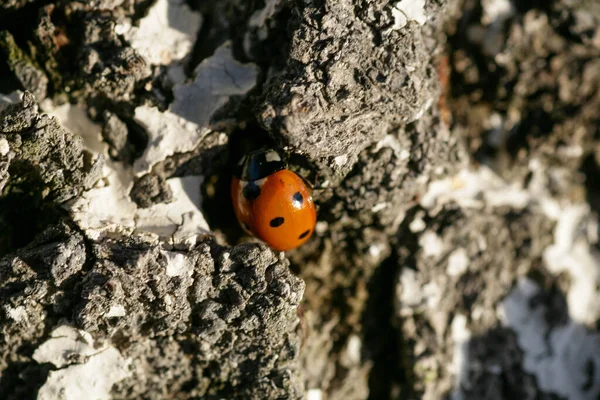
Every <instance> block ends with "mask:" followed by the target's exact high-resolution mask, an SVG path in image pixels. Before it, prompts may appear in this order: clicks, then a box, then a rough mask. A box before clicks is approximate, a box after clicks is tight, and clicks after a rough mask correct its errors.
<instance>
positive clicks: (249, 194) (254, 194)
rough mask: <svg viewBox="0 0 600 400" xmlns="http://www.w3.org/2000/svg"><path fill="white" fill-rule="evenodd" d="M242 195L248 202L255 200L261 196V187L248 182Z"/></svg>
mask: <svg viewBox="0 0 600 400" xmlns="http://www.w3.org/2000/svg"><path fill="white" fill-rule="evenodd" d="M242 194H243V195H244V198H245V199H246V200H255V199H257V198H258V196H260V186H258V185H257V184H256V183H254V182H248V183H247V184H246V186H244V190H242Z"/></svg>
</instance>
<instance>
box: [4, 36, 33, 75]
mask: <svg viewBox="0 0 600 400" xmlns="http://www.w3.org/2000/svg"><path fill="white" fill-rule="evenodd" d="M0 50H1V51H2V53H3V54H4V55H5V56H6V61H7V64H8V66H9V68H10V70H11V71H13V72H15V73H16V72H17V68H16V67H17V65H19V64H26V65H30V66H31V67H33V68H35V69H39V66H38V65H37V64H36V63H35V61H33V59H31V58H30V57H29V56H28V55H27V53H25V52H24V51H23V50H21V48H20V47H19V46H18V45H17V43H16V42H15V39H14V37H13V35H11V34H10V32H8V31H0Z"/></svg>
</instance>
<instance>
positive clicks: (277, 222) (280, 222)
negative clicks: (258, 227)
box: [269, 217, 285, 228]
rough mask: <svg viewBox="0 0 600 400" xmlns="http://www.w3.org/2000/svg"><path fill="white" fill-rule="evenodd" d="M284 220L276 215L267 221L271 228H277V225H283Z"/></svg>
mask: <svg viewBox="0 0 600 400" xmlns="http://www.w3.org/2000/svg"><path fill="white" fill-rule="evenodd" d="M284 221H285V220H284V219H283V217H276V218H273V219H272V220H271V222H269V225H271V227H272V228H277V227H278V226H281V225H283V222H284Z"/></svg>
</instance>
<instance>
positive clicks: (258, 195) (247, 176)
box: [231, 148, 317, 251]
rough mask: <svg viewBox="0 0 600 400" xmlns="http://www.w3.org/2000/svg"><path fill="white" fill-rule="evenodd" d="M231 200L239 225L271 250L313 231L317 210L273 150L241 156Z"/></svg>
mask: <svg viewBox="0 0 600 400" xmlns="http://www.w3.org/2000/svg"><path fill="white" fill-rule="evenodd" d="M231 199H232V201H233V209H234V211H235V215H236V217H237V219H238V221H239V222H240V225H242V228H244V230H245V231H246V232H248V233H250V234H252V235H254V236H256V237H258V238H259V239H261V240H263V241H264V242H265V243H267V244H268V245H269V246H270V247H271V248H273V249H274V250H277V251H286V250H291V249H294V248H296V247H298V246H300V245H301V244H303V243H304V242H306V241H307V240H308V239H309V238H310V236H311V235H312V234H313V231H314V228H315V224H316V222H317V212H316V210H315V204H314V202H313V199H312V196H311V193H310V190H309V188H308V187H307V185H306V184H305V183H304V180H303V179H302V178H301V177H300V176H298V175H297V174H296V173H294V172H292V171H290V170H288V169H287V168H286V164H285V162H284V161H283V160H282V159H281V156H280V155H279V153H278V152H277V151H275V150H273V149H264V148H263V149H260V150H256V151H253V152H251V153H249V154H247V155H245V156H244V157H242V158H241V160H240V162H239V163H238V165H237V168H236V171H235V172H234V177H233V180H232V182H231Z"/></svg>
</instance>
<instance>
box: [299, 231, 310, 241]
mask: <svg viewBox="0 0 600 400" xmlns="http://www.w3.org/2000/svg"><path fill="white" fill-rule="evenodd" d="M309 233H310V229H309V230H307V231H305V232H302V235H300V236H299V237H298V239H304V238H305V237H307V236H308V234H309Z"/></svg>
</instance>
